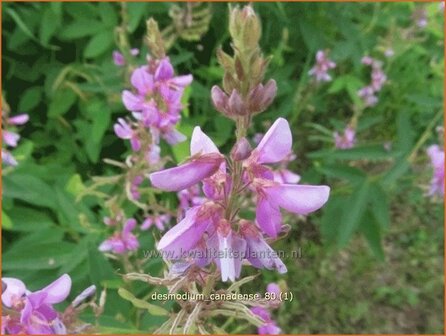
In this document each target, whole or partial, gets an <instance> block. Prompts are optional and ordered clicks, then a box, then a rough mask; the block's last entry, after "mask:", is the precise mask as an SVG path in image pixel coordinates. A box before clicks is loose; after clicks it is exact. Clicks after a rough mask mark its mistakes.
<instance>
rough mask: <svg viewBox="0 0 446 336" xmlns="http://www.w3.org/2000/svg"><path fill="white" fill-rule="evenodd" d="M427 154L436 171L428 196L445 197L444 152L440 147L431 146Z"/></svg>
mask: <svg viewBox="0 0 446 336" xmlns="http://www.w3.org/2000/svg"><path fill="white" fill-rule="evenodd" d="M427 154H428V155H429V158H430V160H431V164H432V168H433V171H434V173H433V176H432V181H431V187H430V190H429V193H428V195H429V196H434V195H438V196H441V197H444V150H442V149H441V148H440V146H438V145H431V146H429V148H428V149H427Z"/></svg>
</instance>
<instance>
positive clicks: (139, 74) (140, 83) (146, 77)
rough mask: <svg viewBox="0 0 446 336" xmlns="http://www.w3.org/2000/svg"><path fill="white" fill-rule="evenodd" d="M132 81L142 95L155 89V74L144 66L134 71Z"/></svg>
mask: <svg viewBox="0 0 446 336" xmlns="http://www.w3.org/2000/svg"><path fill="white" fill-rule="evenodd" d="M130 82H131V83H132V85H133V86H134V87H135V88H136V89H137V90H138V93H139V94H140V95H146V94H147V93H148V92H150V91H152V90H153V76H152V75H151V74H149V73H148V72H147V68H146V67H144V66H142V67H139V68H138V69H136V70H135V71H133V73H132V76H131V77H130Z"/></svg>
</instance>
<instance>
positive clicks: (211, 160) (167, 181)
mask: <svg viewBox="0 0 446 336" xmlns="http://www.w3.org/2000/svg"><path fill="white" fill-rule="evenodd" d="M190 152H191V157H190V158H189V160H188V161H187V162H186V163H184V164H183V165H181V166H178V167H174V168H169V169H165V170H162V171H159V172H156V173H152V174H150V176H149V177H150V181H151V182H152V184H153V186H155V187H157V188H159V189H162V190H166V191H180V190H183V189H187V188H189V187H191V186H193V185H195V184H197V183H199V182H200V181H202V180H203V179H204V178H206V177H209V176H211V175H213V174H214V173H215V172H216V171H217V170H218V169H219V167H220V165H221V164H222V163H223V161H224V157H223V155H221V154H220V152H219V151H218V149H217V147H216V146H215V144H214V143H213V142H212V140H211V139H210V138H209V137H208V136H207V135H206V134H204V133H203V132H202V131H201V128H200V127H198V126H197V127H195V128H194V131H193V133H192V138H191V145H190Z"/></svg>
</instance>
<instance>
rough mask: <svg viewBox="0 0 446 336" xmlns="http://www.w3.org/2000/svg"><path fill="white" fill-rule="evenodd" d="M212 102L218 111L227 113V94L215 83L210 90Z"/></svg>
mask: <svg viewBox="0 0 446 336" xmlns="http://www.w3.org/2000/svg"><path fill="white" fill-rule="evenodd" d="M211 98H212V103H213V104H214V107H215V109H216V110H217V111H218V112H221V113H223V114H227V109H228V96H227V95H226V93H224V92H223V91H222V89H220V87H218V86H217V85H214V86H213V87H212V90H211Z"/></svg>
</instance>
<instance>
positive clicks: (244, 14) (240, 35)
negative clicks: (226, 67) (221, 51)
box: [229, 6, 261, 51]
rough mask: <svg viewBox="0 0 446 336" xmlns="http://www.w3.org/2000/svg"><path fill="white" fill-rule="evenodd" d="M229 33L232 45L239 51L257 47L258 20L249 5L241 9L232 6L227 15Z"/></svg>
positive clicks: (258, 36)
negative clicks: (228, 15)
mask: <svg viewBox="0 0 446 336" xmlns="http://www.w3.org/2000/svg"><path fill="white" fill-rule="evenodd" d="M229 33H230V34H231V37H232V39H233V41H234V45H235V47H236V48H237V49H239V50H240V51H244V50H253V49H255V48H256V47H257V45H258V42H259V39H260V34H261V27H260V21H259V18H258V17H257V15H256V14H255V12H254V10H253V9H252V7H251V6H245V7H243V9H242V10H240V9H239V8H234V9H233V10H232V11H231V13H230V17H229Z"/></svg>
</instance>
